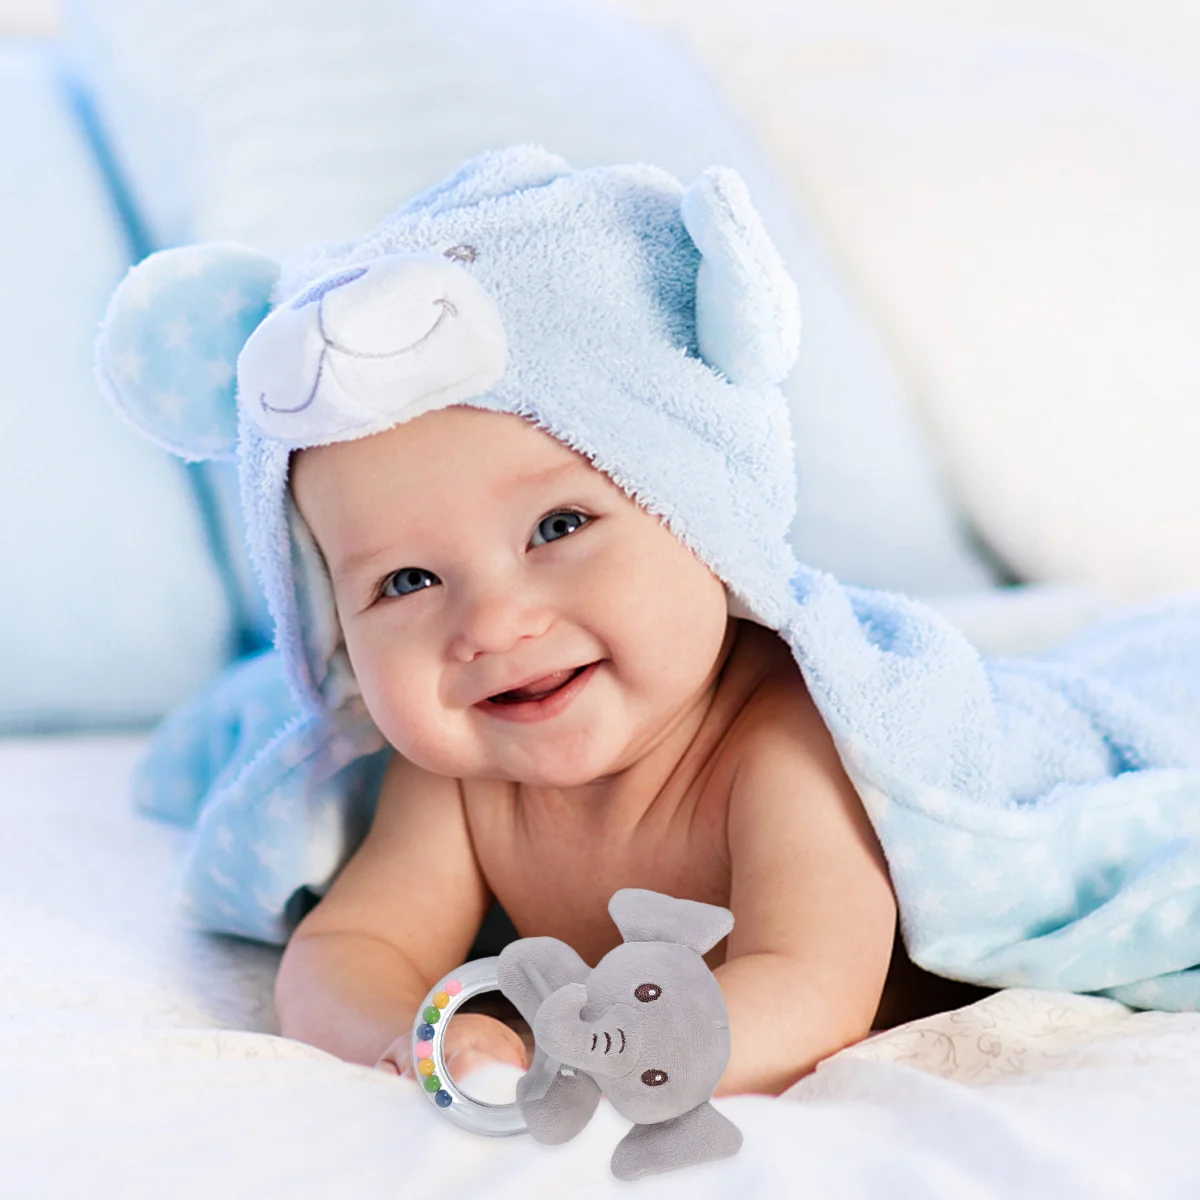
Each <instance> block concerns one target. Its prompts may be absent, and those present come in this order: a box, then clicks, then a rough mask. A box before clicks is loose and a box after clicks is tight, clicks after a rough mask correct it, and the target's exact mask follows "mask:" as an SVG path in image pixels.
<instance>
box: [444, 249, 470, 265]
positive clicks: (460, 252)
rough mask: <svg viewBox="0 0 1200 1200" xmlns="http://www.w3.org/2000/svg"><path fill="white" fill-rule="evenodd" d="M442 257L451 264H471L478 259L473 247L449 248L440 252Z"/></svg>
mask: <svg viewBox="0 0 1200 1200" xmlns="http://www.w3.org/2000/svg"><path fill="white" fill-rule="evenodd" d="M442 257H443V258H448V259H450V261H451V262H465V263H473V262H474V261H475V260H476V259H477V258H478V257H479V251H478V250H476V249H475V247H474V246H451V247H450V248H449V249H448V250H443V251H442Z"/></svg>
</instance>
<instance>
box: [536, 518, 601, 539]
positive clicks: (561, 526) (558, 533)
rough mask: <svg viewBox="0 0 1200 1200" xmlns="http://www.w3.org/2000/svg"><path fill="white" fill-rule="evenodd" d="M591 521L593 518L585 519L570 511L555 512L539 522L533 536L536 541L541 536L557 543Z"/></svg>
mask: <svg viewBox="0 0 1200 1200" xmlns="http://www.w3.org/2000/svg"><path fill="white" fill-rule="evenodd" d="M590 520H591V517H585V516H584V515H583V513H580V512H574V511H570V510H564V511H562V512H553V513H551V514H550V515H549V516H548V517H543V518H542V519H541V520H540V521H539V522H538V524H537V528H536V529H535V530H534V531H533V536H534V538H535V539H536V538H537V536H538V535H539V534H540V535H541V536H542V538H543V540H544V541H546V542H556V541H558V540H559V539H560V538H564V537H566V535H567V534H568V533H574V532H575V530H577V529H578V528H579V527H580V526H581V525H584V524H586V523H587V522H588V521H590ZM542 544H543V542H538V541H534V542H533V545H535V546H540V545H542Z"/></svg>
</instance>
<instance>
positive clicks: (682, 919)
mask: <svg viewBox="0 0 1200 1200" xmlns="http://www.w3.org/2000/svg"><path fill="white" fill-rule="evenodd" d="M608 911H609V915H610V916H611V917H612V919H613V920H614V921H615V922H616V924H617V928H618V929H619V930H620V931H621V936H622V937H623V938H624V939H625V941H627V942H675V943H677V944H678V945H680V946H687V947H688V949H690V950H695V952H696V953H697V954H706V953H707V952H708V951H709V950H711V949H712V948H713V947H714V946H715V945H716V944H717V943H718V942H719V941H720V940H721V939H722V938H723V937H724V936H725V935H726V934H727V933H728V932H729V931H730V930H731V929H732V928H733V913H731V912H730V911H729V909H727V908H721V907H720V905H717V904H704V903H702V902H701V901H699V900H679V899H677V898H676V897H674V896H666V895H664V894H663V893H662V892H651V891H648V890H647V889H645V888H621V889H620V891H617V892H614V893H613V896H612V899H611V900H610V901H609V902H608Z"/></svg>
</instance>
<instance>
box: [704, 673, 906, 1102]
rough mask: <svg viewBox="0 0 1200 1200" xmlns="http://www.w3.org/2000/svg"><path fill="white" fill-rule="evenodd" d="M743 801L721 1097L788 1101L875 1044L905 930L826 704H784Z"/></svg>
mask: <svg viewBox="0 0 1200 1200" xmlns="http://www.w3.org/2000/svg"><path fill="white" fill-rule="evenodd" d="M770 703H771V705H772V710H771V719H769V720H766V721H764V722H762V724H761V725H760V727H759V729H758V731H757V733H756V734H755V736H754V737H752V738H751V739H748V745H747V748H746V754H745V756H744V757H743V758H742V759H741V760H740V762H739V764H738V767H737V771H736V774H735V777H734V782H733V785H732V792H731V795H730V800H729V831H728V832H729V847H730V856H731V862H732V887H731V894H730V903H729V907H730V908H731V910H732V911H733V914H734V920H735V924H734V928H733V932H732V933H731V934H730V935H729V941H728V945H727V949H726V957H725V962H724V963H722V965H721V966H719V967H718V968H717V969H716V970H715V972H714V974H715V975H716V977H717V979H718V981H719V982H720V984H721V990H722V992H723V993H724V996H725V1003H726V1006H727V1007H728V1010H729V1024H730V1033H731V1037H732V1053H731V1057H730V1060H729V1065H728V1067H727V1068H726V1071H725V1074H724V1076H722V1078H721V1082H720V1084H719V1085H718V1087H717V1091H716V1094H717V1095H726V1094H730V1093H737V1092H749V1091H754V1092H769V1093H771V1094H778V1093H779V1092H781V1091H783V1090H784V1089H786V1088H787V1087H789V1086H790V1085H791V1084H792V1083H794V1082H795V1081H796V1080H797V1079H799V1078H800V1077H801V1076H802V1075H804V1074H806V1073H807V1072H809V1071H810V1070H812V1068H813V1067H814V1066H816V1064H817V1063H818V1062H819V1061H820V1060H821V1059H823V1058H826V1057H828V1056H829V1055H830V1054H832V1053H834V1052H835V1051H837V1050H840V1049H841V1048H842V1047H843V1046H847V1045H849V1044H851V1043H852V1042H856V1041H858V1040H859V1039H861V1038H863V1037H865V1036H866V1035H867V1033H868V1032H870V1029H871V1023H872V1020H873V1019H874V1016H875V1012H876V1009H877V1008H878V1006H879V1001H880V997H881V995H882V993H883V986H884V982H885V980H886V978H887V972H888V964H889V961H890V958H891V951H892V943H893V939H894V937H895V928H896V904H895V898H894V896H893V893H892V888H891V883H890V881H889V879H888V874H887V867H886V865H885V863H884V859H883V854H882V852H881V851H880V849H879V843H878V842H877V840H876V838H875V834H874V831H873V830H872V828H871V825H870V822H869V820H868V818H867V816H866V813H865V812H864V811H863V808H862V805H861V802H860V801H859V799H858V796H857V794H856V792H855V791H854V788H853V786H852V785H851V783H850V781H849V779H848V778H847V777H846V773H845V771H844V770H843V768H842V765H841V762H840V760H839V759H838V755H837V751H836V749H835V748H834V744H833V740H832V738H831V737H830V735H829V732H828V730H827V729H826V728H825V725H824V722H823V721H822V720H821V717H820V714H819V713H818V712H817V709H816V707H815V705H814V704H813V703H812V700H811V699H810V698H809V696H808V694H807V692H805V691H803V690H802V689H795V690H794V691H792V690H789V691H788V692H787V693H786V694H784V693H782V692H781V693H779V694H778V695H773V696H772V697H771V699H770Z"/></svg>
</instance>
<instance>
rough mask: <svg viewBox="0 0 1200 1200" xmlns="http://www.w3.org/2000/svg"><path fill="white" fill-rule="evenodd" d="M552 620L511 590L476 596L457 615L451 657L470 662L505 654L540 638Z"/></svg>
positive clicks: (532, 600)
mask: <svg viewBox="0 0 1200 1200" xmlns="http://www.w3.org/2000/svg"><path fill="white" fill-rule="evenodd" d="M552 619H553V616H552V614H551V612H550V610H549V609H548V608H547V607H546V605H544V604H542V603H540V602H539V601H538V600H537V599H536V598H535V597H532V596H529V595H528V594H527V593H524V592H517V591H516V590H515V589H513V588H512V587H511V586H510V587H503V586H501V587H495V588H492V589H489V590H488V591H486V592H477V593H476V594H475V595H474V596H473V597H472V598H471V599H470V600H468V601H467V602H466V603H464V605H463V607H462V610H461V612H460V615H459V620H458V633H457V636H456V639H455V656H456V657H457V658H459V659H460V660H461V661H463V662H470V661H472V660H473V659H475V658H476V657H478V655H480V654H506V653H508V651H510V650H512V649H513V648H514V647H515V646H516V645H517V644H518V643H520V642H521V641H523V640H524V639H525V638H538V637H541V636H542V635H543V634H544V633H545V632H546V630H547V629H548V628H549V627H550V624H551V622H552Z"/></svg>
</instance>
